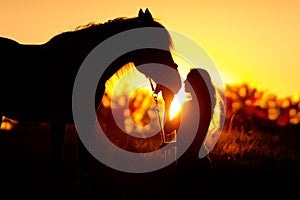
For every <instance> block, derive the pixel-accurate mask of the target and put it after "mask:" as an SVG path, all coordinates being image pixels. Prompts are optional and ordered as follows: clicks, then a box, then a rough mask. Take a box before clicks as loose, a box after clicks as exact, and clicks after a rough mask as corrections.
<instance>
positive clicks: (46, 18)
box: [0, 0, 300, 97]
mask: <svg viewBox="0 0 300 200" xmlns="http://www.w3.org/2000/svg"><path fill="white" fill-rule="evenodd" d="M0 4H1V6H0V19H1V20H0V36H2V37H8V38H11V39H14V40H16V41H18V42H19V43H26V44H40V43H44V42H47V41H48V40H49V39H50V38H51V37H53V36H55V35H56V34H58V33H61V32H64V31H69V30H74V28H76V27H77V26H79V25H84V24H87V23H89V22H96V23H101V22H105V21H107V20H109V19H114V18H116V17H134V16H136V15H137V13H138V10H139V9H140V8H142V9H145V8H149V10H150V12H151V13H152V15H153V17H155V18H157V19H159V21H160V22H161V23H162V24H163V25H165V26H166V27H167V28H169V29H172V30H174V31H177V32H180V33H182V34H184V35H186V36H188V37H189V38H192V39H193V40H194V41H196V42H197V43H198V44H199V45H200V46H201V47H203V48H204V49H205V50H206V52H207V53H208V55H209V56H210V57H211V59H212V60H213V61H214V63H215V64H216V67H217V69H218V70H219V72H220V74H221V77H222V79H223V81H224V82H225V83H239V82H247V83H249V84H250V85H253V86H255V87H258V88H259V89H263V90H267V91H269V92H272V93H275V94H276V95H278V96H282V97H284V96H289V95H293V94H295V93H300V59H299V52H300V20H299V19H300V1H297V0H253V1H250V0H247V1H243V0H227V1H225V0H209V1H202V0H170V1H164V0H152V1H149V0H148V1H146V0H126V1H115V0H109V1H107V0H105V1H104V0H81V1H78V0H44V1H38V0H23V1H22V0H2V1H1V3H0ZM175 45H176V44H175Z"/></svg>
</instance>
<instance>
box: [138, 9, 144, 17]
mask: <svg viewBox="0 0 300 200" xmlns="http://www.w3.org/2000/svg"><path fill="white" fill-rule="evenodd" d="M138 18H140V19H143V18H144V12H143V10H142V9H140V10H139V14H138Z"/></svg>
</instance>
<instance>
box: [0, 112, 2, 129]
mask: <svg viewBox="0 0 300 200" xmlns="http://www.w3.org/2000/svg"><path fill="white" fill-rule="evenodd" d="M1 124H2V114H1V113H0V128H1Z"/></svg>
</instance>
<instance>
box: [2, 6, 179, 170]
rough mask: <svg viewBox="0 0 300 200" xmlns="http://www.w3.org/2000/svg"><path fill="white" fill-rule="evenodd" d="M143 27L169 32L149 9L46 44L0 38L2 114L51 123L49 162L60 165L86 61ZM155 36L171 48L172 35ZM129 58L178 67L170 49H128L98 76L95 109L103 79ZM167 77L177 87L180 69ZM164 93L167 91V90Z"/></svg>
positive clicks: (83, 159) (83, 156) (81, 156)
mask: <svg viewBox="0 0 300 200" xmlns="http://www.w3.org/2000/svg"><path fill="white" fill-rule="evenodd" d="M142 27H158V28H161V29H163V30H165V31H166V32H167V30H166V28H165V27H164V26H163V25H162V24H161V23H159V22H157V21H156V20H154V19H153V17H152V15H151V13H150V12H149V10H148V9H146V10H145V12H143V11H142V10H141V9H140V10H139V13H138V16H137V17H132V18H115V19H113V20H109V21H107V22H105V23H100V24H90V25H88V26H86V27H81V28H80V29H78V30H75V31H68V32H63V33H61V34H58V35H56V36H54V37H53V38H51V39H50V40H49V41H48V42H46V43H44V44H37V45H28V44H20V43H18V42H16V41H14V40H11V39H8V38H0V60H1V64H0V85H1V97H0V116H6V117H9V118H11V119H14V120H17V121H20V122H22V121H23V122H47V123H50V129H51V160H52V164H53V168H54V169H58V170H59V169H61V166H62V162H63V144H64V133H65V129H66V125H67V124H74V120H73V116H72V90H73V84H74V81H75V78H76V75H77V72H78V70H79V68H80V66H81V64H82V62H83V61H84V59H85V58H86V56H87V55H88V54H89V53H90V52H91V51H92V50H93V49H94V48H95V47H96V46H97V45H98V44H100V43H101V42H102V41H104V40H105V39H107V38H109V37H111V36H113V35H115V34H118V33H121V32H123V31H126V30H131V29H135V28H142ZM167 33H168V32H167ZM156 39H157V41H156V42H164V43H165V44H167V45H168V46H167V47H166V48H167V49H169V50H171V49H172V40H171V37H170V35H169V34H167V35H166V36H165V37H162V38H156ZM115 48H118V47H115ZM129 62H133V63H134V64H135V66H136V67H138V66H139V65H142V64H146V63H159V64H163V65H166V66H169V67H171V68H173V69H175V70H177V65H176V63H175V62H174V60H173V58H172V55H171V51H165V50H160V49H151V48H148V49H139V50H135V51H132V52H129V53H126V54H124V55H122V56H120V57H119V58H117V59H116V60H115V61H113V62H112V63H111V64H110V65H109V66H108V67H107V70H105V72H104V73H103V75H102V77H101V79H100V77H99V82H98V87H97V91H96V94H95V110H97V108H98V106H99V105H100V103H101V100H102V97H103V95H104V92H105V82H106V81H107V80H108V79H109V78H110V77H111V76H112V75H114V74H115V73H116V72H117V71H118V70H119V69H120V68H121V67H122V66H124V65H125V64H127V63H129ZM177 72H178V71H177ZM145 75H146V76H148V75H147V74H145ZM164 76H165V78H167V79H170V80H173V83H174V85H177V86H176V88H178V90H179V88H180V87H181V80H180V75H179V73H178V74H176V76H174V75H172V76H171V75H168V74H165V75H164ZM157 84H159V82H158V83H157ZM178 90H177V91H175V93H176V92H178ZM161 91H162V93H164V91H167V88H165V89H162V90H161ZM168 94H169V92H168ZM167 96H168V98H169V99H167V98H165V101H166V102H167V103H166V109H167V110H168V109H169V103H168V102H170V99H172V98H173V96H172V95H167ZM0 119H1V118H0ZM0 124H1V122H0ZM79 144H80V148H79V149H80V152H79V160H80V163H81V164H80V166H81V165H82V166H81V167H80V168H82V170H81V171H84V170H83V169H84V168H85V167H84V166H86V159H87V154H88V153H87V150H86V149H85V147H84V146H83V144H81V143H79Z"/></svg>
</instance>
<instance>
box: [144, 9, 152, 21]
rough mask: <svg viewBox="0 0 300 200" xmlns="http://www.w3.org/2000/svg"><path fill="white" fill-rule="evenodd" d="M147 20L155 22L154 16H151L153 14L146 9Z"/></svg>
mask: <svg viewBox="0 0 300 200" xmlns="http://www.w3.org/2000/svg"><path fill="white" fill-rule="evenodd" d="M145 19H146V20H147V21H153V17H152V15H151V13H150V11H149V9H148V8H146V10H145Z"/></svg>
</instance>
